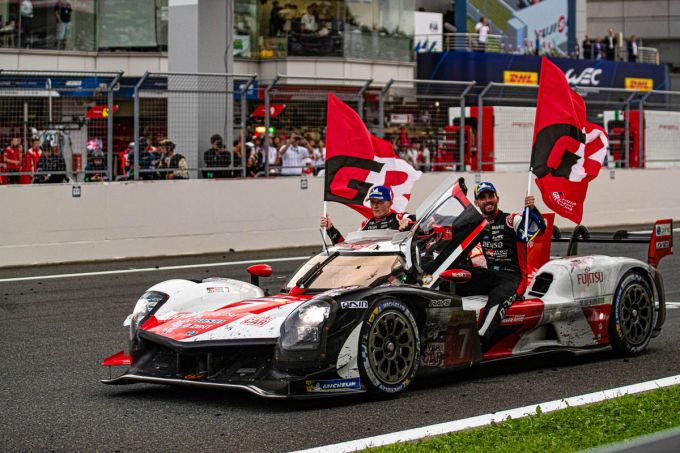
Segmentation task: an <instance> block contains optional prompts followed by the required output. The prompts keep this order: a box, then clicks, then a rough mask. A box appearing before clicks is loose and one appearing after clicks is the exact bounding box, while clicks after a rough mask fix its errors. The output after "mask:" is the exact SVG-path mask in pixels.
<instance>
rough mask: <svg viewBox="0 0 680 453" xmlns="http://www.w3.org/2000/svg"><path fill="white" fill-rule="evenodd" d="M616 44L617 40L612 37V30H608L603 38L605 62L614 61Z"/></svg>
mask: <svg viewBox="0 0 680 453" xmlns="http://www.w3.org/2000/svg"><path fill="white" fill-rule="evenodd" d="M617 44H618V40H617V39H616V36H615V35H614V29H613V28H610V29H609V31H608V32H607V36H605V37H604V55H605V58H606V59H607V60H614V58H615V55H616V46H617Z"/></svg>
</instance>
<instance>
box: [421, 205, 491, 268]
mask: <svg viewBox="0 0 680 453" xmlns="http://www.w3.org/2000/svg"><path fill="white" fill-rule="evenodd" d="M483 221H484V219H483V217H482V215H481V214H480V213H479V212H478V211H477V210H476V209H475V208H474V206H473V205H469V206H467V207H464V206H463V204H462V203H461V202H460V200H458V199H457V198H456V197H449V198H447V199H446V200H445V201H443V202H442V203H441V204H440V205H439V206H437V207H436V208H435V209H434V210H433V211H432V212H431V213H429V214H428V215H427V216H426V217H425V218H424V219H422V220H421V221H420V222H419V223H418V228H417V229H416V231H415V233H414V236H413V242H412V245H411V247H412V256H413V259H414V260H415V264H416V266H417V267H418V269H419V270H420V271H422V272H427V273H432V272H434V271H435V270H436V269H437V268H438V267H439V265H440V264H441V263H443V262H444V260H445V259H446V258H447V257H449V256H450V255H451V254H452V253H454V252H455V250H456V248H457V247H458V246H459V245H460V244H461V243H462V241H463V240H464V239H465V238H467V237H468V236H469V235H470V234H471V233H472V232H473V231H474V229H475V228H476V227H477V226H478V225H479V224H480V223H482V222H483Z"/></svg>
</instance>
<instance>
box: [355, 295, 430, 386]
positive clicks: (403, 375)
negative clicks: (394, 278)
mask: <svg viewBox="0 0 680 453" xmlns="http://www.w3.org/2000/svg"><path fill="white" fill-rule="evenodd" d="M419 360H420V335H419V333H418V325H417V324H416V320H415V318H414V317H413V314H412V313H411V310H410V309H409V308H408V306H407V305H406V304H404V303H403V302H401V301H399V300H397V299H383V300H380V301H378V302H376V303H375V304H374V305H373V306H372V307H371V309H370V310H369V311H368V312H367V313H366V317H365V319H364V322H363V325H362V327H361V336H360V338H359V372H360V373H361V379H362V382H363V383H364V386H365V387H366V390H368V391H369V392H370V393H372V394H373V395H375V396H378V397H381V398H389V397H395V396H397V395H399V394H400V393H401V392H403V391H404V390H406V389H407V388H408V387H409V385H410V384H411V382H412V381H413V378H414V376H415V374H416V372H417V371H418V362H419Z"/></svg>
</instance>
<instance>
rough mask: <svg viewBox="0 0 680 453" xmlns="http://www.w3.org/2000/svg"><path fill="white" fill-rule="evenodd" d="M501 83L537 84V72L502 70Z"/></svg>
mask: <svg viewBox="0 0 680 453" xmlns="http://www.w3.org/2000/svg"><path fill="white" fill-rule="evenodd" d="M503 83H511V84H513V85H538V73H537V72H523V71H503Z"/></svg>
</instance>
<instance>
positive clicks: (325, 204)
mask: <svg viewBox="0 0 680 453" xmlns="http://www.w3.org/2000/svg"><path fill="white" fill-rule="evenodd" d="M323 216H324V217H327V216H328V202H327V201H325V200H324V202H323ZM320 230H321V240H322V241H323V247H324V249H325V250H326V253H328V246H327V245H326V238H328V239H329V240H330V236H328V231H326V228H320ZM331 243H333V241H331Z"/></svg>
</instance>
